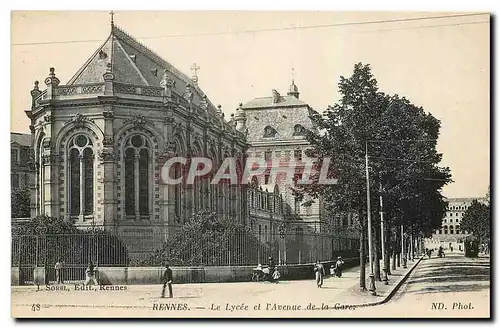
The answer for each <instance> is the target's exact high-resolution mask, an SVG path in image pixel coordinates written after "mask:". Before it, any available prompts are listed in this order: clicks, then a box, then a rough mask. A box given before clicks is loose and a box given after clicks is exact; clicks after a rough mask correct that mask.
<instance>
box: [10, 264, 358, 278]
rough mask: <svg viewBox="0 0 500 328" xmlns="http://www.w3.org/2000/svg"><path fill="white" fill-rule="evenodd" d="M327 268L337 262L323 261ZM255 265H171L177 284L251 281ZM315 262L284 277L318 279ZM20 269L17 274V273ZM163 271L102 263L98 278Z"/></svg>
mask: <svg viewBox="0 0 500 328" xmlns="http://www.w3.org/2000/svg"><path fill="white" fill-rule="evenodd" d="M344 262H345V268H350V267H354V266H357V265H359V258H348V259H344ZM322 263H323V265H324V267H325V272H326V273H327V274H329V271H330V270H329V268H330V266H331V265H332V264H333V262H331V261H328V262H322ZM254 268H255V266H210V267H171V269H172V275H173V280H174V282H175V283H176V284H188V283H218V282H245V281H251V278H252V273H253V269H254ZM313 268H314V264H313V263H310V264H296V265H280V266H278V270H279V272H280V273H281V280H301V279H314V271H313ZM16 272H17V274H16ZM162 274H163V268H162V267H98V268H97V279H98V282H99V284H101V285H150V284H159V283H160V282H161V280H162V279H161V278H162ZM45 277H46V275H45V268H43V267H38V268H35V269H34V280H35V284H40V285H44V284H46V283H47V282H46V281H45ZM11 281H12V282H11V284H12V285H19V269H18V268H12V279H11Z"/></svg>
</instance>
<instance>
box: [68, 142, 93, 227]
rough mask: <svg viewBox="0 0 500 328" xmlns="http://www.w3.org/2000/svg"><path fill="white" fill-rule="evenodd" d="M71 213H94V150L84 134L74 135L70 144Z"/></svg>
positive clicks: (77, 214) (75, 214) (72, 214)
mask: <svg viewBox="0 0 500 328" xmlns="http://www.w3.org/2000/svg"><path fill="white" fill-rule="evenodd" d="M68 147H69V197H68V198H69V214H70V215H71V216H81V217H82V216H84V215H93V213H94V150H93V143H92V140H90V138H89V137H87V136H86V135H84V134H79V135H76V136H74V137H73V138H72V139H71V140H70V142H69V144H68Z"/></svg>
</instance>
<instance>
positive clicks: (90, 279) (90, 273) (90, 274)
mask: <svg viewBox="0 0 500 328" xmlns="http://www.w3.org/2000/svg"><path fill="white" fill-rule="evenodd" d="M96 271H97V270H96V269H95V266H94V263H92V261H90V262H89V264H88V265H87V269H86V270H85V274H86V276H87V278H86V279H85V282H84V285H85V286H88V284H90V283H92V284H94V285H97V280H96V278H95V274H96Z"/></svg>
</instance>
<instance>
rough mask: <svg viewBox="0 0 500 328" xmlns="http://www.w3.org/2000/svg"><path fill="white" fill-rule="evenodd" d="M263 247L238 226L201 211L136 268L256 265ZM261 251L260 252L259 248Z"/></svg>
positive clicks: (232, 221) (245, 228)
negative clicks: (166, 264)
mask: <svg viewBox="0 0 500 328" xmlns="http://www.w3.org/2000/svg"><path fill="white" fill-rule="evenodd" d="M264 247H265V245H263V244H260V243H259V241H258V239H257V238H256V237H255V236H254V234H253V233H252V232H251V231H250V230H249V228H248V227H247V226H245V225H243V224H241V223H238V222H235V221H234V220H232V219H230V218H228V219H224V218H221V217H219V216H217V215H216V214H215V213H213V212H209V211H200V212H198V213H196V214H194V215H193V216H192V218H191V219H190V220H189V221H188V222H187V223H186V224H185V225H184V226H183V227H182V228H181V229H180V230H179V231H178V232H176V233H175V234H173V235H172V236H171V237H169V238H168V240H167V241H166V242H165V243H164V244H163V245H162V247H161V248H160V249H158V250H156V251H155V252H154V253H153V254H152V255H151V256H150V257H149V258H147V259H146V260H145V261H142V262H141V263H138V264H139V265H154V266H159V265H164V264H165V263H169V264H171V265H180V266H196V265H203V266H210V265H248V264H255V263H257V261H258V259H257V256H258V253H259V251H261V252H262V251H263V248H264ZM259 248H260V249H259Z"/></svg>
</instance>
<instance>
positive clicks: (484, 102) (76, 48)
mask: <svg viewBox="0 0 500 328" xmlns="http://www.w3.org/2000/svg"><path fill="white" fill-rule="evenodd" d="M468 13H470V12H468ZM463 14H467V13H464V12H461V13H452V12H328V11H322V12H319V11H295V12H265V11H264V12H262V11H261V12H251V11H233V12H230V11H224V12H195V11H190V12H168V11H116V12H115V15H114V21H115V24H116V25H118V26H119V27H121V28H122V29H124V30H125V31H126V32H127V33H129V34H131V35H132V36H134V37H136V38H137V39H139V41H141V42H142V43H143V44H144V45H146V46H147V47H149V48H150V49H152V50H153V51H154V52H156V53H157V54H159V55H160V56H161V57H162V58H164V59H165V60H167V61H168V62H170V63H171V64H173V65H174V66H175V67H177V68H178V69H179V70H181V71H182V72H184V73H186V74H187V75H188V76H191V71H190V68H191V66H192V65H193V63H196V64H197V65H198V66H199V67H200V69H199V70H198V77H199V82H198V84H199V85H200V87H201V88H202V89H203V91H204V92H205V93H206V94H207V95H208V97H209V98H210V100H211V101H212V103H214V104H221V105H222V108H223V110H224V112H225V113H226V116H229V114H230V113H233V112H234V111H235V109H236V108H237V106H238V104H239V103H241V102H243V103H244V102H246V101H249V100H251V99H253V98H255V97H265V96H271V90H272V89H277V90H278V91H279V92H280V93H282V94H285V93H286V92H287V89H288V85H289V84H290V81H291V79H292V77H293V78H294V80H295V84H296V85H297V86H298V87H299V91H300V98H301V99H302V100H303V101H305V102H307V103H308V104H309V105H310V106H311V107H312V108H314V109H316V110H317V111H323V110H324V109H325V108H326V107H327V106H328V105H331V104H333V103H335V102H336V101H338V99H339V94H338V90H337V89H338V88H337V83H338V82H339V79H340V76H349V75H350V74H351V73H352V70H353V67H354V64H355V63H358V62H362V63H364V64H370V65H371V67H372V72H373V74H374V76H375V78H376V79H377V81H378V84H379V88H380V90H381V91H384V92H386V93H389V94H399V95H400V96H405V97H406V98H408V99H409V100H410V101H411V102H412V103H414V104H415V105H418V106H422V107H423V108H424V109H425V110H426V111H427V112H430V113H432V115H434V116H435V117H436V118H438V119H439V120H440V121H441V123H442V126H441V135H440V138H439V141H438V151H439V152H442V153H443V160H442V163H441V165H443V166H449V167H450V169H451V172H452V176H453V180H454V181H455V182H454V183H452V184H450V185H448V186H445V187H444V189H443V194H444V195H445V196H447V197H482V196H484V195H485V194H486V192H487V188H488V185H489V183H490V42H489V40H490V26H489V15H487V14H482V15H470V16H460V17H447V18H435V17H440V16H455V15H463ZM423 17H427V19H418V18H423ZM431 17H434V18H431ZM11 18H12V21H11V22H12V25H11V28H12V30H11V85H12V87H11V90H12V91H11V131H16V132H29V120H28V119H27V117H26V115H25V113H24V110H25V109H28V108H29V107H30V106H31V98H30V93H29V92H30V90H31V89H32V88H33V81H35V80H39V81H40V84H41V85H43V80H44V79H45V78H46V77H47V75H48V73H49V67H55V72H56V75H57V77H58V78H59V79H60V80H61V84H64V83H66V82H67V81H68V80H69V79H70V78H71V77H72V76H73V74H74V73H75V72H76V71H77V70H78V69H79V68H80V67H81V66H82V65H83V64H84V63H85V61H86V60H87V59H88V58H89V57H90V56H91V55H92V54H93V53H94V51H95V50H96V49H97V48H98V47H99V46H100V45H101V44H102V42H104V40H105V39H106V38H107V36H108V35H109V32H110V15H109V13H108V12H106V11H99V12H84V11H79V12H77V11H73V12H35V11H25V12H13V13H12V16H11ZM380 21H383V22H380ZM388 21H389V22H388ZM352 23H354V24H352ZM312 26H316V27H312ZM297 27H299V28H297ZM304 27H307V28H304Z"/></svg>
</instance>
